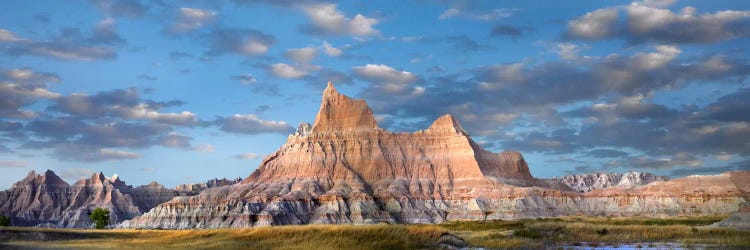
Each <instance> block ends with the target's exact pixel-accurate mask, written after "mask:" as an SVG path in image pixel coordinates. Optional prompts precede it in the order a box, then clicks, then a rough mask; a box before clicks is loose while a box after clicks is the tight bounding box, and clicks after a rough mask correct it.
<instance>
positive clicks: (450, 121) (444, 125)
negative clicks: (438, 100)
mask: <svg viewBox="0 0 750 250" xmlns="http://www.w3.org/2000/svg"><path fill="white" fill-rule="evenodd" d="M427 130H429V131H443V130H452V131H455V132H456V133H464V134H466V132H465V131H464V129H463V128H462V127H461V124H460V123H459V122H458V120H456V118H453V116H452V115H450V114H446V115H443V116H441V117H439V118H437V120H435V121H434V122H432V125H430V127H429V128H428V129H427Z"/></svg>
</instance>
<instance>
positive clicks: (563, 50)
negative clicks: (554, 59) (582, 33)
mask: <svg viewBox="0 0 750 250" xmlns="http://www.w3.org/2000/svg"><path fill="white" fill-rule="evenodd" d="M556 47H557V48H556V50H557V55H558V56H560V58H562V59H565V60H568V61H575V60H576V59H578V52H580V49H579V48H578V45H575V44H572V43H559V44H557V46H556Z"/></svg>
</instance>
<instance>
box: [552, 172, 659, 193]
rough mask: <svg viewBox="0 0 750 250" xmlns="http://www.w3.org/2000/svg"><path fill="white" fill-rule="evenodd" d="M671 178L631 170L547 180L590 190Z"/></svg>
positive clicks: (582, 189)
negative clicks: (621, 172) (622, 172)
mask: <svg viewBox="0 0 750 250" xmlns="http://www.w3.org/2000/svg"><path fill="white" fill-rule="evenodd" d="M666 180H669V178H668V177H666V176H657V175H654V174H651V173H640V172H634V171H629V172H626V173H624V174H620V173H591V174H576V175H566V176H563V177H560V178H555V179H547V180H545V181H547V182H551V183H555V184H558V185H562V186H565V187H569V188H570V189H572V190H575V191H578V192H589V191H591V190H594V189H602V188H609V187H621V188H635V187H640V186H643V185H646V184H649V183H651V182H654V181H666Z"/></svg>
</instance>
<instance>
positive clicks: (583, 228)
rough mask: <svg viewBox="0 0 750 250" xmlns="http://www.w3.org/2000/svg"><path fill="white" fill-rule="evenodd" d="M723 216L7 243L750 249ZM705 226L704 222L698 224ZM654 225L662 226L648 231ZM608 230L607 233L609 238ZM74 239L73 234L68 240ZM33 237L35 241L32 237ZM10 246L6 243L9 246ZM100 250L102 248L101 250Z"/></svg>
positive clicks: (131, 233)
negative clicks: (718, 224) (720, 224)
mask: <svg viewBox="0 0 750 250" xmlns="http://www.w3.org/2000/svg"><path fill="white" fill-rule="evenodd" d="M717 218H718V219H721V218H720V217H691V218H671V219H667V220H668V222H666V223H661V222H656V220H655V219H652V218H637V217H636V218H592V217H565V218H554V219H533V220H520V221H474V222H450V223H443V224H438V225H385V224H379V225H307V226H280V227H261V228H248V229H211V230H107V231H91V230H66V229H41V228H17V227H8V228H4V229H2V230H5V231H0V235H12V234H10V233H8V232H10V231H13V230H16V231H37V232H54V233H55V235H57V237H61V238H59V239H55V240H53V241H40V240H36V238H34V239H26V238H24V239H10V240H8V238H6V239H2V237H0V248H2V247H3V246H4V245H3V244H11V245H12V246H22V247H30V248H40V247H54V248H74V249H78V248H84V249H85V248H116V249H120V248H191V249H192V248H203V249H205V248H250V249H271V248H273V249H339V248H352V249H433V248H438V247H440V246H441V244H451V245H454V246H456V245H460V244H463V243H464V241H465V243H466V244H468V246H469V247H482V248H519V247H526V248H554V246H561V245H567V246H576V245H583V246H595V245H599V246H603V245H616V244H623V243H630V244H632V245H633V246H642V247H646V246H648V247H654V246H658V245H660V244H663V243H667V242H674V243H680V244H683V245H684V246H695V245H701V244H708V245H710V246H716V247H719V248H721V247H729V248H750V232H747V231H737V230H734V229H729V228H704V227H702V226H705V225H709V224H711V223H713V222H714V221H715V220H716V219H717ZM698 222H700V223H698ZM648 223H656V224H652V225H647V224H648ZM603 229H606V233H602V231H604V230H603ZM67 234H70V235H68V236H66V235H67ZM27 235H28V234H27ZM3 240H5V242H3ZM94 246H95V247H94Z"/></svg>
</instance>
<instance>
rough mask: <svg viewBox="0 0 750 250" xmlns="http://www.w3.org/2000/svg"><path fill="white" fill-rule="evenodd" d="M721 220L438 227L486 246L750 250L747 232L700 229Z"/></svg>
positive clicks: (586, 220)
mask: <svg viewBox="0 0 750 250" xmlns="http://www.w3.org/2000/svg"><path fill="white" fill-rule="evenodd" d="M723 218H724V216H705V217H675V218H666V219H654V218H645V217H628V218H598V217H561V218H550V219H537V220H521V221H515V222H509V221H493V222H454V223H448V224H442V225H441V226H443V227H445V228H446V229H449V230H451V231H452V233H454V234H456V235H459V236H461V237H463V238H464V239H465V240H466V241H467V243H468V244H469V245H470V246H475V247H486V248H518V247H532V248H540V247H551V246H559V245H573V244H576V243H579V242H596V243H599V244H607V245H616V244H624V243H645V244H644V245H649V244H650V243H660V242H661V243H666V242H675V243H682V244H683V245H685V246H691V245H697V244H708V245H712V246H717V247H733V248H750V232H747V231H738V230H735V229H729V228H705V227H702V226H705V225H710V224H712V223H714V222H716V221H719V220H721V219H723ZM464 224H475V225H471V226H469V225H464ZM519 224H520V225H519Z"/></svg>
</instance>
